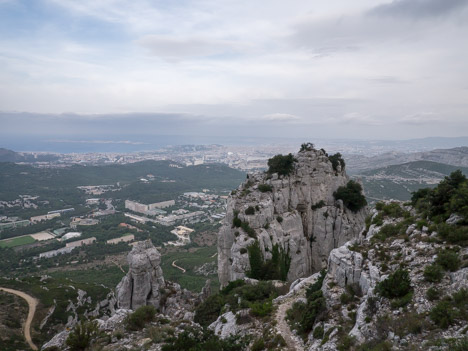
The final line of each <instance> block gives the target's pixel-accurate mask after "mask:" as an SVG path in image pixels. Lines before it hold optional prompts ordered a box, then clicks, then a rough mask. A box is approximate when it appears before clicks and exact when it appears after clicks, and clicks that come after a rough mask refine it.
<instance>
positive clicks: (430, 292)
mask: <svg viewBox="0 0 468 351" xmlns="http://www.w3.org/2000/svg"><path fill="white" fill-rule="evenodd" d="M426 297H427V299H428V300H429V301H435V300H438V299H439V298H440V291H439V290H438V289H436V288H434V287H430V288H429V289H427V291H426Z"/></svg>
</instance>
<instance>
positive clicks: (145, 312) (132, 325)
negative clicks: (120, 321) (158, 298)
mask: <svg viewBox="0 0 468 351" xmlns="http://www.w3.org/2000/svg"><path fill="white" fill-rule="evenodd" d="M155 315H156V308H155V307H154V306H151V305H148V306H141V307H138V308H137V309H136V310H135V312H133V313H131V314H129V315H127V317H126V318H125V325H126V326H127V329H129V330H140V329H142V328H143V327H144V326H145V325H146V324H147V323H149V322H152V321H153V320H154V316H155Z"/></svg>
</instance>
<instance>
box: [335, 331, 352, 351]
mask: <svg viewBox="0 0 468 351" xmlns="http://www.w3.org/2000/svg"><path fill="white" fill-rule="evenodd" d="M355 343H356V337H354V336H350V335H348V334H346V335H344V336H343V337H342V338H341V340H340V342H339V344H338V345H337V346H336V349H337V350H338V351H348V350H350V349H351V347H352V346H354V344H355Z"/></svg>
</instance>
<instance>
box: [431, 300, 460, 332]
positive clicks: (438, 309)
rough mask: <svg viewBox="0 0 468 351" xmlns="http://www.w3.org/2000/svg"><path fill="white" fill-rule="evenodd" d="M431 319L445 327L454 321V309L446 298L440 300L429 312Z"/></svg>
mask: <svg viewBox="0 0 468 351" xmlns="http://www.w3.org/2000/svg"><path fill="white" fill-rule="evenodd" d="M429 316H430V317H431V319H432V321H433V322H434V323H435V324H436V325H438V326H439V327H441V328H443V329H446V328H448V327H449V326H450V325H452V324H453V323H454V322H455V310H454V309H453V306H452V303H451V302H450V301H447V300H443V301H440V302H439V303H438V304H437V305H436V306H435V307H434V308H432V310H431V312H430V313H429Z"/></svg>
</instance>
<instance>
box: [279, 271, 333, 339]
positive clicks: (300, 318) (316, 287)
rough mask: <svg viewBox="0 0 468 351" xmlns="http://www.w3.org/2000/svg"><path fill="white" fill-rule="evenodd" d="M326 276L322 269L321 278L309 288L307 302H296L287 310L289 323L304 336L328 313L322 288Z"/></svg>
mask: <svg viewBox="0 0 468 351" xmlns="http://www.w3.org/2000/svg"><path fill="white" fill-rule="evenodd" d="M324 278H325V271H322V273H321V275H320V278H319V279H318V280H317V281H316V282H315V283H314V284H312V285H311V286H309V287H308V288H307V290H306V299H307V303H303V302H296V303H294V304H293V306H292V308H291V309H289V310H288V311H287V312H286V318H287V320H288V321H289V323H290V324H291V325H292V326H293V327H294V328H295V329H297V330H298V332H299V333H300V334H301V335H302V337H304V338H306V337H307V335H308V334H309V333H310V331H311V330H312V328H313V326H314V324H315V322H316V321H317V320H318V319H319V318H321V316H323V315H324V314H325V313H326V310H327V307H326V302H325V298H324V297H323V294H322V290H321V287H322V284H323V280H324Z"/></svg>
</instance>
